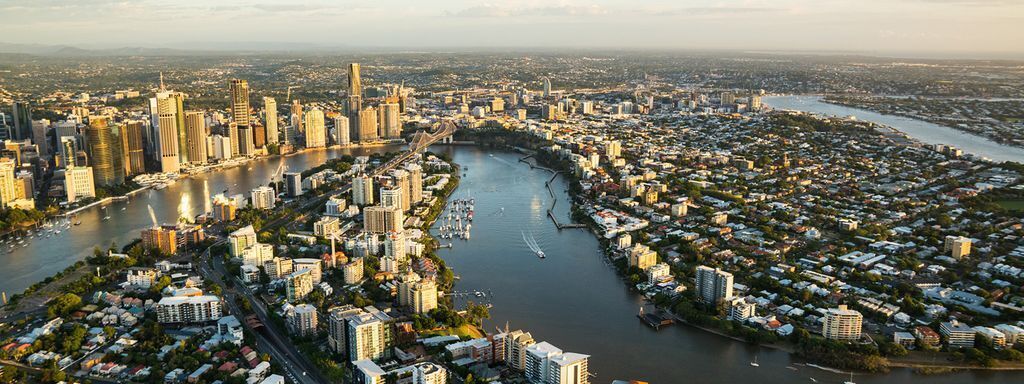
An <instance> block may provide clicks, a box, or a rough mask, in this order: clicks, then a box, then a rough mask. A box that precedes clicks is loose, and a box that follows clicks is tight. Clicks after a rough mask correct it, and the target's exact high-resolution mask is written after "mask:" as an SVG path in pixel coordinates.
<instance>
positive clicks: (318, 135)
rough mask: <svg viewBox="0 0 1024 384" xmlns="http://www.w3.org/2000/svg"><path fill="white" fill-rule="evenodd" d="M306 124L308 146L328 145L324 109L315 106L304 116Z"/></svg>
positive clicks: (321, 146)
mask: <svg viewBox="0 0 1024 384" xmlns="http://www.w3.org/2000/svg"><path fill="white" fill-rule="evenodd" d="M302 120H303V123H304V124H305V126H306V148H323V147H325V146H327V130H326V128H325V127H324V111H321V110H320V109H317V108H313V109H311V110H309V111H306V114H305V116H303V118H302Z"/></svg>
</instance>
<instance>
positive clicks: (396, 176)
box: [391, 169, 411, 211]
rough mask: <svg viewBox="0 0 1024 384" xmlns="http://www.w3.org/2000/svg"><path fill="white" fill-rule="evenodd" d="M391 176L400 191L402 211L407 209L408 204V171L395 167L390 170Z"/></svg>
mask: <svg viewBox="0 0 1024 384" xmlns="http://www.w3.org/2000/svg"><path fill="white" fill-rule="evenodd" d="M391 178H392V180H394V181H395V185H396V186H398V188H399V190H400V191H401V197H402V200H401V203H402V205H401V208H402V210H403V211H408V210H409V208H410V207H411V205H410V198H409V195H410V189H411V188H410V187H409V184H410V183H409V172H408V171H406V170H404V169H396V170H393V171H391Z"/></svg>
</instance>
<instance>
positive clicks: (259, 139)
mask: <svg viewBox="0 0 1024 384" xmlns="http://www.w3.org/2000/svg"><path fill="white" fill-rule="evenodd" d="M252 145H253V147H255V148H254V149H260V148H263V147H266V146H267V129H266V128H265V127H264V126H263V125H262V124H260V123H259V122H258V121H252Z"/></svg>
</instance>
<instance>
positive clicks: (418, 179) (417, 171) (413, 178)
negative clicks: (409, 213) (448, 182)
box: [405, 164, 423, 207]
mask: <svg viewBox="0 0 1024 384" xmlns="http://www.w3.org/2000/svg"><path fill="white" fill-rule="evenodd" d="M405 170H406V171H407V172H409V184H408V193H407V194H408V195H409V205H410V206H411V207H412V206H416V205H417V204H419V203H420V202H422V201H423V167H420V165H419V164H409V165H406V166H405Z"/></svg>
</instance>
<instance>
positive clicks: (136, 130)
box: [61, 120, 146, 176]
mask: <svg viewBox="0 0 1024 384" xmlns="http://www.w3.org/2000/svg"><path fill="white" fill-rule="evenodd" d="M144 124H145V123H144V122H142V121H139V120H129V121H126V122H124V132H122V133H123V134H122V135H121V138H122V140H121V152H122V153H123V154H124V173H125V175H127V176H135V175H139V174H142V173H145V172H146V155H145V148H143V145H144V142H143V139H142V136H143V135H144V133H143V125H144ZM61 145H62V146H63V143H61ZM64 150H65V149H63V148H62V149H61V151H62V153H63V151H64ZM62 157H64V155H63V154H62Z"/></svg>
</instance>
